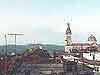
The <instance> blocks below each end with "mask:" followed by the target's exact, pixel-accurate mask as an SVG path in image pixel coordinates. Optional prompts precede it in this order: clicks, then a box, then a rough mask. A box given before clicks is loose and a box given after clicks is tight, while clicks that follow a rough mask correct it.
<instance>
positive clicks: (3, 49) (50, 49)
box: [0, 44, 64, 55]
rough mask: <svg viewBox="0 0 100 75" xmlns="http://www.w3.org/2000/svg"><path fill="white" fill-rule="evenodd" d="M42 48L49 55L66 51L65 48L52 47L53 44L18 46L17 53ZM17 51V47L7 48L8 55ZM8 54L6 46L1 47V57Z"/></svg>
mask: <svg viewBox="0 0 100 75" xmlns="http://www.w3.org/2000/svg"><path fill="white" fill-rule="evenodd" d="M39 46H42V48H43V49H45V50H47V51H48V52H49V53H53V51H54V50H64V46H61V45H52V44H28V45H17V46H16V52H17V53H19V54H20V53H23V52H24V51H25V50H26V49H27V48H33V47H39ZM14 50H15V45H8V46H7V53H8V54H11V53H12V52H14ZM5 52H6V46H0V55H4V54H5Z"/></svg>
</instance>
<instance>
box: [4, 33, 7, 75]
mask: <svg viewBox="0 0 100 75" xmlns="http://www.w3.org/2000/svg"><path fill="white" fill-rule="evenodd" d="M4 60H5V62H4V63H5V65H4V69H5V70H4V72H5V73H4V75H7V35H6V34H5V59H4Z"/></svg>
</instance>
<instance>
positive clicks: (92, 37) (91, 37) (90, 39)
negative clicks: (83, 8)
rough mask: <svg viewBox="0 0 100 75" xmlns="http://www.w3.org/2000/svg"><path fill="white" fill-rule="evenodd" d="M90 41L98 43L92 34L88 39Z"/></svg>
mask: <svg viewBox="0 0 100 75" xmlns="http://www.w3.org/2000/svg"><path fill="white" fill-rule="evenodd" d="M88 41H91V42H92V41H93V42H97V40H96V38H95V36H93V35H92V34H91V35H90V36H89V37H88Z"/></svg>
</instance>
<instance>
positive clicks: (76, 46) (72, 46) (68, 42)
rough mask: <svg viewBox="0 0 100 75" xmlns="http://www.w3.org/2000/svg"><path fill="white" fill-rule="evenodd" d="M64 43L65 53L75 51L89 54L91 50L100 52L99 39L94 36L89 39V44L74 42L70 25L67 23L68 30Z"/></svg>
mask: <svg viewBox="0 0 100 75" xmlns="http://www.w3.org/2000/svg"><path fill="white" fill-rule="evenodd" d="M80 36H81V35H80ZM64 42H65V52H67V53H70V52H71V51H73V50H78V51H80V50H83V52H88V51H91V50H92V51H93V50H96V51H100V47H99V44H97V39H96V37H95V36H94V35H93V34H91V35H90V36H89V37H88V38H87V42H84V43H80V42H73V41H72V31H71V28H70V23H67V29H66V32H65V36H64Z"/></svg>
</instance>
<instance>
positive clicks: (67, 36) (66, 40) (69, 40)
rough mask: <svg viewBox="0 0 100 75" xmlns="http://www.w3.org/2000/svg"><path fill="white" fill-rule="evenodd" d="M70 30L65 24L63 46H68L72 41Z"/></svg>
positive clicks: (68, 24)
mask: <svg viewBox="0 0 100 75" xmlns="http://www.w3.org/2000/svg"><path fill="white" fill-rule="evenodd" d="M71 35H72V32H71V29H70V23H67V30H66V32H65V45H70V44H71V43H72V39H71Z"/></svg>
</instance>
